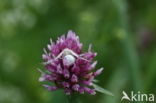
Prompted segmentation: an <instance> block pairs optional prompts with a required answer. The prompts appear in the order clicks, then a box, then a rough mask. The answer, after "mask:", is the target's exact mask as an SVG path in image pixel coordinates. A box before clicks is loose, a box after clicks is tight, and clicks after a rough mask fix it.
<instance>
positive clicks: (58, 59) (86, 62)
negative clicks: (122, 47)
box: [39, 31, 103, 95]
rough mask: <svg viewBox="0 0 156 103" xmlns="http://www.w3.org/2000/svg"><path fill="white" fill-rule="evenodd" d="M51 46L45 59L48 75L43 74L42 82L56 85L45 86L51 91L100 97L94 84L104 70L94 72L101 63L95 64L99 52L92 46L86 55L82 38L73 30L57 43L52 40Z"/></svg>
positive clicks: (45, 54) (43, 56)
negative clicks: (85, 93) (94, 59)
mask: <svg viewBox="0 0 156 103" xmlns="http://www.w3.org/2000/svg"><path fill="white" fill-rule="evenodd" d="M47 47H48V52H47V51H46V50H44V51H45V53H44V54H43V55H42V58H43V60H44V66H45V68H46V69H47V71H48V73H44V72H42V75H41V77H40V78H39V81H49V82H53V83H54V85H53V86H51V85H46V84H44V87H46V88H47V89H48V90H50V91H54V90H57V89H64V91H65V93H66V94H67V95H70V94H71V93H73V92H79V93H84V92H87V93H89V94H92V95H94V94H96V91H95V89H94V87H93V86H92V84H93V81H94V78H95V77H96V76H97V75H99V74H100V73H101V72H102V70H103V68H101V69H98V70H97V71H95V72H93V69H94V68H95V66H96V64H97V61H94V62H93V58H94V57H95V56H96V53H95V52H92V51H91V45H90V46H89V49H88V51H87V52H84V53H83V52H82V51H81V50H82V44H81V43H80V42H79V37H78V36H76V34H75V33H74V32H72V31H69V32H68V33H67V37H65V35H62V36H61V37H60V38H58V40H57V41H56V43H53V42H52V40H51V44H48V45H47Z"/></svg>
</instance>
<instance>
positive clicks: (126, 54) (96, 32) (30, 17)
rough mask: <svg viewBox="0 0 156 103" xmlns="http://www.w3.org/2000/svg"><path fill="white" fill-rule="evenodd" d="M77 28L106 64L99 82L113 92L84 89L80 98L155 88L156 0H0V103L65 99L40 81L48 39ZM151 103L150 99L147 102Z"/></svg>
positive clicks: (89, 100) (85, 102) (103, 98)
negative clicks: (88, 92) (86, 91)
mask: <svg viewBox="0 0 156 103" xmlns="http://www.w3.org/2000/svg"><path fill="white" fill-rule="evenodd" d="M68 30H73V31H75V32H76V33H77V34H78V35H79V36H80V41H81V42H82V43H83V44H84V46H83V47H84V50H87V48H88V45H89V44H90V43H92V44H93V50H94V51H96V52H97V53H98V55H97V57H96V58H95V59H96V60H98V65H97V68H100V67H104V68H105V70H104V72H103V73H102V75H100V76H98V77H97V79H98V80H99V81H100V82H99V83H98V84H99V85H100V86H102V87H103V88H106V89H107V90H109V91H111V92H112V93H113V94H114V97H111V96H107V95H103V94H101V93H97V95H95V96H90V95H87V94H85V95H80V96H79V98H80V101H81V102H80V103H95V102H96V103H120V102H121V96H122V91H123V90H124V91H126V92H127V93H130V91H140V92H141V93H153V94H156V35H155V34H156V0H0V103H65V99H66V98H65V95H64V94H63V93H62V92H61V91H56V92H49V91H47V90H46V89H45V88H43V87H42V86H41V83H39V82H38V78H39V76H40V73H39V72H38V71H37V68H43V67H42V65H41V62H42V59H41V55H42V53H43V48H44V47H46V45H47V43H49V39H50V38H53V40H56V39H57V37H58V36H60V35H62V34H64V33H67V31H68ZM147 103H148V102H147Z"/></svg>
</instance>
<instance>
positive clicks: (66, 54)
mask: <svg viewBox="0 0 156 103" xmlns="http://www.w3.org/2000/svg"><path fill="white" fill-rule="evenodd" d="M82 55H83V54H81V55H78V54H76V53H75V52H74V51H72V50H71V49H68V48H65V49H64V50H63V51H62V52H61V53H60V54H59V55H58V56H57V57H56V58H55V59H63V62H64V63H65V65H67V66H70V65H73V64H74V62H75V60H76V58H79V59H82V60H85V61H89V60H87V59H85V58H83V57H81V56H82ZM61 57H63V58H61Z"/></svg>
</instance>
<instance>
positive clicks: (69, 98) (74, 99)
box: [67, 94, 79, 103]
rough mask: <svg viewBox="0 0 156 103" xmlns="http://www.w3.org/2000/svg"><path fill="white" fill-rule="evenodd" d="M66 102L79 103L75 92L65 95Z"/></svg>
mask: <svg viewBox="0 0 156 103" xmlns="http://www.w3.org/2000/svg"><path fill="white" fill-rule="evenodd" d="M67 103H79V102H78V99H77V96H76V95H75V94H72V95H68V96H67Z"/></svg>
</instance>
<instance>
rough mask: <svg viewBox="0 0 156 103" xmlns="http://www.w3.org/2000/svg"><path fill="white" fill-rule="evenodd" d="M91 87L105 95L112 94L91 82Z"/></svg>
mask: <svg viewBox="0 0 156 103" xmlns="http://www.w3.org/2000/svg"><path fill="white" fill-rule="evenodd" d="M93 87H94V88H95V90H96V91H98V92H101V93H104V94H107V95H110V96H114V95H113V94H112V93H111V92H109V91H108V90H106V89H104V88H102V87H100V86H98V85H96V84H93Z"/></svg>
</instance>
